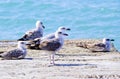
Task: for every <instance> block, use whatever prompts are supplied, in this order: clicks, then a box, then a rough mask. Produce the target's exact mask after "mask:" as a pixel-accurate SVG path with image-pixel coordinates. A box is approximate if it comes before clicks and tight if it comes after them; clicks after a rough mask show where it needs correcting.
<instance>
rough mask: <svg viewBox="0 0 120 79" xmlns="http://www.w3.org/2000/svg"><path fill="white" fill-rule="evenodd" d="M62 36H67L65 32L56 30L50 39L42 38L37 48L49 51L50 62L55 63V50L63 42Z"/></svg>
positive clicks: (58, 48) (60, 46)
mask: <svg viewBox="0 0 120 79" xmlns="http://www.w3.org/2000/svg"><path fill="white" fill-rule="evenodd" d="M64 36H68V34H66V33H62V32H56V33H55V37H54V38H52V39H45V40H42V41H41V43H40V45H39V48H40V49H41V50H46V51H47V52H48V53H49V57H50V64H53V65H54V64H55V62H54V55H55V53H56V52H57V51H59V50H60V49H61V48H62V46H63V44H64Z"/></svg>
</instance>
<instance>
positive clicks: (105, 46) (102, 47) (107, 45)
mask: <svg viewBox="0 0 120 79" xmlns="http://www.w3.org/2000/svg"><path fill="white" fill-rule="evenodd" d="M111 41H114V39H108V38H103V40H102V43H97V44H86V43H81V44H79V45H77V46H78V47H83V48H87V49H89V50H90V51H92V52H110V49H111Z"/></svg>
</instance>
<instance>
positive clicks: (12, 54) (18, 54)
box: [0, 41, 27, 60]
mask: <svg viewBox="0 0 120 79" xmlns="http://www.w3.org/2000/svg"><path fill="white" fill-rule="evenodd" d="M25 45H26V43H25V42H22V41H19V42H18V47H17V48H16V49H13V50H10V51H8V52H4V53H2V54H0V57H2V59H6V60H12V59H23V58H25V56H26V54H27V51H26V47H25Z"/></svg>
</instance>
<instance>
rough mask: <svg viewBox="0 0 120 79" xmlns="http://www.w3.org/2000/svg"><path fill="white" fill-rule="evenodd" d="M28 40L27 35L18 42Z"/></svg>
mask: <svg viewBox="0 0 120 79" xmlns="http://www.w3.org/2000/svg"><path fill="white" fill-rule="evenodd" d="M26 40H27V35H26V34H25V35H24V36H23V37H22V38H20V39H18V40H17V41H26Z"/></svg>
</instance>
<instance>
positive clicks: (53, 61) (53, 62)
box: [52, 53, 55, 64]
mask: <svg viewBox="0 0 120 79" xmlns="http://www.w3.org/2000/svg"><path fill="white" fill-rule="evenodd" d="M54 55H55V54H54V53H53V54H52V64H55V60H54Z"/></svg>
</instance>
